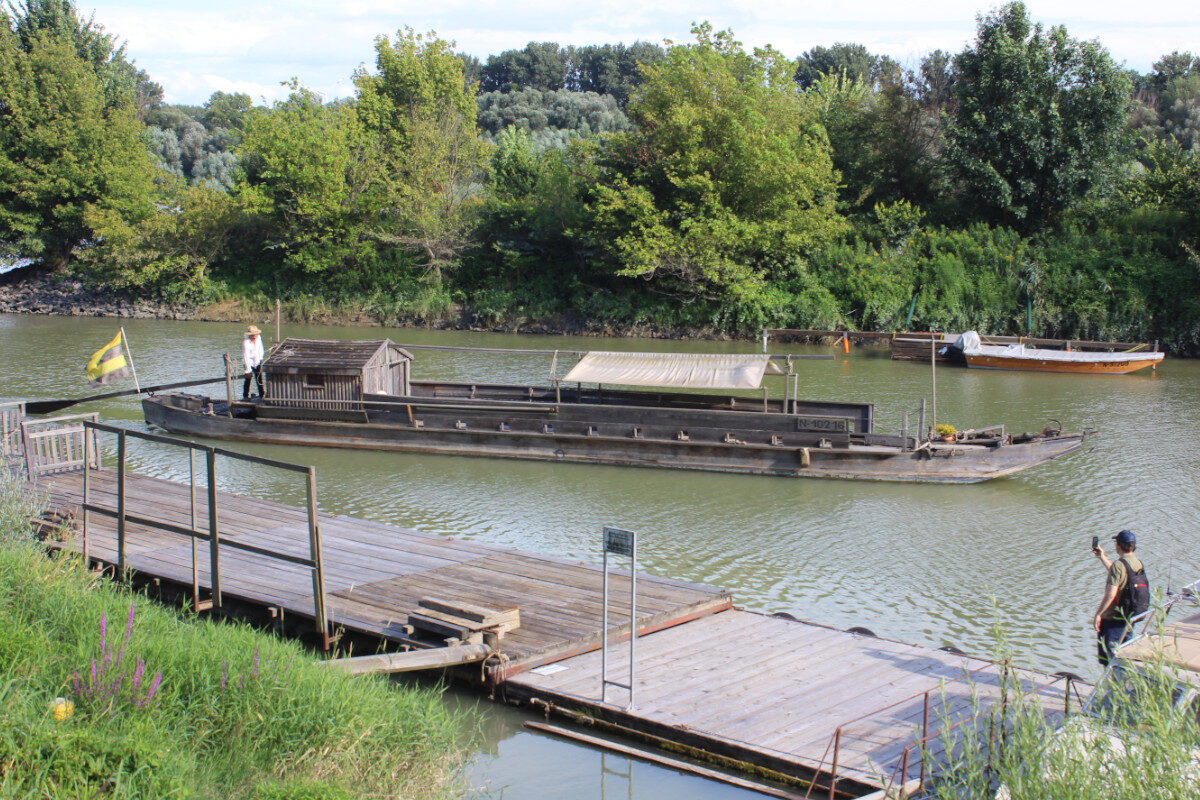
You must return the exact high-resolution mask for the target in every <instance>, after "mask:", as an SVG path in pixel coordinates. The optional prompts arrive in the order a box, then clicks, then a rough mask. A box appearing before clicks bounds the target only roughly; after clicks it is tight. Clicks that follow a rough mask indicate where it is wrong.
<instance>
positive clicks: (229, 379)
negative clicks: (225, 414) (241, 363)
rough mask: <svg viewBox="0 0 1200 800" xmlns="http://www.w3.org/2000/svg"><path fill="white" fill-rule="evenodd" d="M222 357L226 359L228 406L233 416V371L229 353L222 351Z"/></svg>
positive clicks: (230, 414) (226, 395) (226, 396)
mask: <svg viewBox="0 0 1200 800" xmlns="http://www.w3.org/2000/svg"><path fill="white" fill-rule="evenodd" d="M221 358H222V359H224V361H225V398H226V400H228V405H227V406H226V408H227V409H228V410H229V416H231V417H232V416H233V372H232V371H231V370H232V367H231V366H230V364H229V353H222V354H221Z"/></svg>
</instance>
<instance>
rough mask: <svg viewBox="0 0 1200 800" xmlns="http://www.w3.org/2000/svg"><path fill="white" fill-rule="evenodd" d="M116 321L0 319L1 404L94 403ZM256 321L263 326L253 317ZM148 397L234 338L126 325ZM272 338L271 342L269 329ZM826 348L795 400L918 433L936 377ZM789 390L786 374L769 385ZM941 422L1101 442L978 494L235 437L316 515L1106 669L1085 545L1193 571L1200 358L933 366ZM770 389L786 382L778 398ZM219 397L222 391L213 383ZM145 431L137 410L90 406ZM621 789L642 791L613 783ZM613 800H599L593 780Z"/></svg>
mask: <svg viewBox="0 0 1200 800" xmlns="http://www.w3.org/2000/svg"><path fill="white" fill-rule="evenodd" d="M120 324H121V323H120V322H119V321H116V320H109V319H90V318H87V319H85V318H61V317H44V316H15V315H0V337H2V338H0V341H2V342H3V350H2V352H3V355H2V356H0V358H2V361H0V364H2V368H0V397H3V398H19V397H28V398H58V397H75V396H80V395H85V394H88V393H89V390H88V387H87V384H86V380H85V379H84V377H83V365H84V363H85V362H86V360H87V358H88V357H89V356H90V355H91V353H92V352H93V351H94V350H95V349H96V348H98V347H100V346H101V345H103V344H104V343H105V342H107V341H108V340H109V339H110V338H111V337H112V336H113V335H114V334H115V333H116V330H117V328H118V327H119V326H120ZM260 324H261V325H262V327H263V328H264V329H267V328H268V326H267V325H266V324H263V323H262V321H260ZM125 326H126V331H127V334H128V338H129V342H130V346H131V349H132V350H133V356H134V358H135V364H136V366H137V370H138V377H139V378H140V379H141V382H142V383H143V385H149V384H154V383H165V382H169V381H174V380H184V379H188V378H203V377H208V376H213V375H220V374H221V371H222V370H221V361H220V354H221V353H222V352H230V353H233V354H235V355H236V354H240V341H241V331H242V326H239V325H233V324H223V323H198V322H167V321H157V320H126V321H125ZM284 334H285V335H296V336H309V337H314V338H381V337H383V336H390V337H391V338H392V339H393V340H394V341H397V342H400V343H405V342H409V343H413V344H443V345H470V346H478V347H508V348H546V349H554V348H561V349H608V350H655V351H687V352H745V351H748V350H755V349H757V348H756V345H755V344H753V343H748V342H706V341H682V342H679V341H663V340H633V339H596V338H581V337H541V336H539V337H526V336H516V335H501V334H482V333H467V332H439V331H423V330H409V329H403V330H396V329H381V328H350V327H306V326H300V325H286V326H285V329H284ZM268 336H269V333H268ZM772 351H773V352H796V353H803V352H808V353H830V352H835V353H836V356H837V357H836V358H835V359H834V360H832V361H807V362H800V367H799V369H800V371H801V381H800V386H801V391H800V395H801V397H810V398H816V399H823V400H847V401H866V402H873V403H875V404H876V429H877V430H880V431H887V430H896V431H898V430H899V428H900V424H901V416H902V413H903V412H904V411H905V410H908V411H909V412H910V417H911V419H912V420H913V426H914V427H915V424H916V423H915V421H916V410H917V408H918V407H919V404H920V401H921V398H922V397H926V398H929V397H931V391H930V390H931V387H930V383H931V382H930V369H929V366H928V365H925V364H915V363H906V362H894V361H892V360H891V359H890V358H888V354H887V351H886V350H867V349H854V350H853V351H852V352H851V354H850V355H848V356H844V355H843V354H842V353H841V351H840V350H836V351H832V350H830V349H829V348H821V347H815V346H796V345H773V347H772ZM415 356H416V358H415V362H414V366H413V377H414V378H416V379H422V378H437V379H445V380H466V381H472V380H474V381H480V382H514V383H526V382H533V383H539V384H545V383H546V379H547V376H548V372H549V367H550V359H549V357H548V356H541V355H490V354H483V353H466V352H458V351H423V350H422V351H417V352H416V353H415ZM768 380H775V381H778V380H779V379H778V378H776V379H770V378H769V379H768ZM937 386H938V396H937V409H938V421H940V422H949V423H951V424H954V425H955V426H957V427H959V428H967V427H981V426H984V425H991V424H1000V423H1003V424H1005V425H1007V426H1008V430H1009V431H1022V430H1031V431H1032V430H1040V429H1041V428H1042V427H1044V425H1045V424H1046V423H1047V421H1048V420H1049V419H1051V418H1053V419H1057V420H1060V421H1061V423H1062V425H1063V428H1064V429H1066V430H1078V429H1079V428H1081V427H1084V426H1087V427H1096V428H1098V429H1099V431H1100V435H1099V437H1098V438H1097V439H1095V440H1094V442H1092V443H1091V444H1089V447H1088V449H1087V450H1086V452H1083V453H1079V454H1076V455H1073V456H1069V457H1067V458H1064V459H1060V460H1058V461H1056V462H1052V463H1050V464H1046V465H1043V466H1040V467H1036V468H1034V469H1032V470H1029V471H1027V472H1025V473H1022V474H1020V475H1017V476H1014V477H1011V478H1005V479H1000V480H995V481H989V482H986V483H982V484H975V485H969V486H933V485H908V484H876V483H866V482H854V481H838V480H815V479H810V480H797V479H788V478H773V477H756V476H740V475H723V474H706V473H698V472H683V471H673V470H650V469H636V468H621V467H605V466H587V465H567V464H552V463H539V462H523V461H508V460H493V459H484V458H463V457H451V456H432V455H406V454H395V453H369V452H368V453H363V452H354V451H344V450H331V449H320V448H294V447H271V446H257V445H255V446H243V445H236V446H237V447H239V448H243V449H245V450H248V451H251V452H255V453H259V454H263V455H270V456H273V457H276V458H281V459H285V460H290V461H299V462H303V463H311V464H313V465H315V466H316V467H317V475H318V483H319V505H320V507H321V509H322V510H324V511H329V512H336V513H345V514H353V515H357V516H362V517H368V518H372V519H377V520H381V521H385V522H389V523H393V524H397V525H405V526H410V527H413V528H418V529H421V530H425V531H430V532H434V533H438V534H445V535H454V536H460V537H464V538H468V539H479V540H483V541H489V542H496V543H500V544H506V545H512V546H515V547H520V548H522V549H526V550H532V551H538V552H544V553H549V554H553V555H557V556H563V557H567V558H575V559H582V560H590V561H598V556H599V553H598V542H599V536H600V528H601V526H602V525H605V524H615V525H619V526H622V527H627V528H632V529H635V530H637V531H639V533H640V535H641V539H640V542H639V556H640V558H641V564H640V566H641V568H643V569H644V570H646V571H648V572H652V573H656V574H661V575H667V576H671V577H674V578H681V579H684V580H689V581H697V582H701V583H708V584H714V585H719V586H723V587H727V588H729V589H731V590H733V592H734V595H735V602H737V603H738V604H739V605H742V606H745V607H746V608H750V609H755V610H762V611H768V612H774V611H787V612H789V613H791V614H793V615H795V616H797V617H800V618H803V619H808V620H812V621H815V622H820V623H823V624H827V625H833V626H837V627H843V628H846V627H851V626H864V627H867V628H870V629H871V630H872V631H874V632H875V633H877V634H878V635H880V636H884V637H887V638H890V639H898V640H902V641H908V642H914V643H918V644H923V645H930V646H934V647H940V646H943V645H952V646H955V647H957V648H959V649H961V650H963V651H965V652H968V653H972V654H980V655H987V654H990V653H992V652H994V651H995V646H996V644H995V640H994V637H993V627H994V625H993V623H995V622H997V621H999V622H1000V624H1001V626H1002V628H1003V630H1004V631H1005V636H1006V638H1007V639H1008V641H1009V643H1010V645H1011V647H1012V648H1013V650H1014V651H1015V653H1016V658H1017V660H1018V661H1020V662H1022V663H1025V664H1029V665H1031V666H1034V667H1038V668H1042V669H1047V670H1058V669H1067V670H1071V671H1073V672H1076V673H1079V674H1081V675H1084V676H1087V677H1095V676H1096V674H1097V672H1096V669H1095V667H1094V661H1095V659H1094V649H1095V645H1094V639H1093V638H1092V635H1091V633H1090V627H1089V622H1090V618H1091V614H1092V612H1093V610H1094V608H1095V605H1096V603H1097V601H1098V599H1099V596H1100V592H1101V590H1102V587H1103V574H1102V572H1101V569H1100V568H1099V566H1098V564H1097V562H1096V559H1095V558H1093V557H1092V556H1091V554H1090V552H1089V547H1090V540H1091V537H1092V535H1094V534H1095V535H1100V536H1101V537H1102V539H1103V540H1104V541H1105V542H1106V543H1107V546H1108V549H1109V551H1110V552H1111V549H1112V548H1111V542H1108V537H1110V536H1112V535H1113V534H1115V533H1116V532H1117V531H1118V530H1120V529H1121V528H1126V527H1127V528H1132V529H1133V530H1134V531H1136V532H1137V533H1138V535H1139V548H1138V553H1139V555H1140V556H1142V558H1143V559H1144V561H1145V562H1146V564H1147V570H1148V572H1149V574H1150V577H1151V580H1152V583H1153V584H1154V585H1155V586H1158V587H1163V586H1165V585H1166V584H1167V582H1168V578H1169V579H1170V582H1171V584H1172V586H1179V585H1181V584H1182V583H1185V582H1187V581H1190V580H1194V579H1196V578H1200V552H1198V551H1197V548H1196V547H1195V542H1196V536H1195V531H1194V527H1195V526H1196V524H1197V520H1198V518H1200V495H1198V493H1197V490H1196V479H1197V477H1198V476H1200V403H1198V402H1197V400H1198V398H1200V361H1188V360H1171V361H1167V362H1166V363H1164V364H1163V365H1162V366H1160V367H1159V368H1158V370H1157V371H1150V370H1143V371H1141V372H1138V373H1134V374H1132V375H1127V376H1069V375H1038V374H1033V373H1016V372H991V371H980V370H967V369H964V368H961V367H951V366H945V365H942V366H940V367H939V369H938V371H937ZM775 390H776V391H780V390H779V388H778V387H775ZM210 391H211V392H213V393H216V394H219V395H223V391H224V390H223V388H222V387H219V386H214V387H212V389H211V390H210ZM85 408H86V410H96V411H100V412H101V413H102V414H103V416H104V417H106V418H109V419H112V420H123V421H128V422H131V423H134V424H135V425H136V426H140V427H144V425H145V424H144V422H142V421H141V411H140V406H139V404H138V403H137V402H136V401H135V400H133V399H122V400H115V401H110V402H105V403H99V404H95V405H90V406H87V407H85ZM133 455H134V458H133V461H134V463H136V464H137V467H138V469H140V470H143V471H145V472H148V473H150V474H154V475H159V476H163V477H168V478H180V477H186V462H184V463H183V464H180V463H177V462H176V461H175V460H174V459H172V458H169V457H168V456H167V455H166V453H164V452H163V451H162V450H160V449H157V448H154V447H142V448H140V449H138V450H136V452H134V454H133ZM220 479H221V482H222V484H223V486H222V488H226V489H234V488H237V490H239V491H242V492H247V491H248V492H249V493H251V494H256V495H260V496H263V497H269V498H273V499H279V500H283V501H291V502H295V501H297V500H298V499H299V497H300V495H299V492H300V489H301V487H300V486H298V485H293V484H294V483H295V482H294V481H289V480H288V479H287V477H286V476H277V475H275V474H272V473H270V472H268V471H266V470H264V469H260V468H258V467H255V466H253V465H248V464H238V465H233V466H230V467H228V468H227V470H226V471H225V472H223V473H222V474H221V476H220ZM481 708H484V709H485V710H486V713H487V717H488V721H487V723H486V725H485V726H484V736H485V739H486V745H485V746H483V747H482V748H481V751H480V753H479V754H478V756H477V758H476V759H475V761H474V762H473V764H472V767H471V779H472V781H473V783H474V784H475V785H476V786H477V787H479V788H480V791H481V792H482V796H489V797H492V796H494V797H504V798H509V799H510V800H525V799H528V800H532V799H533V798H541V797H549V796H562V797H568V796H569V797H608V798H616V797H622V798H624V797H627V796H628V797H636V798H647V799H648V798H661V797H674V796H689V797H714V798H716V797H720V798H735V797H742V796H745V797H751V796H753V795H750V794H748V793H745V792H742V791H740V790H736V789H732V788H729V787H723V786H718V785H716V784H711V783H708V782H705V781H700V780H698V779H694V778H688V777H684V776H680V775H677V774H676V773H673V772H670V771H666V770H661V769H657V768H653V767H649V766H647V765H644V764H640V763H638V764H631V763H630V762H629V761H628V760H626V759H623V758H614V757H612V756H607V757H603V758H602V757H601V756H600V755H599V754H598V753H595V752H593V751H590V750H584V749H581V748H578V747H574V746H571V745H567V744H564V743H560V742H556V741H552V740H550V739H548V738H546V737H543V736H537V735H534V734H531V733H528V732H523V731H522V730H521V729H520V728H519V722H520V720H521V719H522V717H521V716H520V715H519V714H517V713H515V712H512V711H510V710H506V709H497V708H496V707H493V706H488V705H486V704H485V705H483V706H481ZM625 775H628V776H629V777H622V776H625ZM602 786H603V787H604V793H603V794H602V793H601V787H602Z"/></svg>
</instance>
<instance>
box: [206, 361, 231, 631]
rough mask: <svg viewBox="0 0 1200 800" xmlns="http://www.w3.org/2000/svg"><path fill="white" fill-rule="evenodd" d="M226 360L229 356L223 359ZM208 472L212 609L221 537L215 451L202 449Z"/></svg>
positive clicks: (216, 600) (217, 596)
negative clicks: (218, 529) (218, 525)
mask: <svg viewBox="0 0 1200 800" xmlns="http://www.w3.org/2000/svg"><path fill="white" fill-rule="evenodd" d="M225 358H226V359H228V358H229V356H226V357H225ZM204 458H205V466H206V467H207V472H208V558H209V575H208V582H209V584H210V585H211V586H212V603H213V608H220V607H221V536H220V533H218V531H217V451H216V450H214V449H213V448H211V447H205V448H204Z"/></svg>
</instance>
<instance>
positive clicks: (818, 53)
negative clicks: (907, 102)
mask: <svg viewBox="0 0 1200 800" xmlns="http://www.w3.org/2000/svg"><path fill="white" fill-rule="evenodd" d="M899 66H900V65H899V64H897V63H896V62H895V61H893V60H892V59H891V58H889V57H888V56H877V55H874V54H873V53H871V51H869V50H867V48H866V47H864V46H863V45H861V44H852V43H845V42H838V43H837V44H835V45H834V46H833V47H822V46H820V45H817V46H816V47H814V48H813V49H811V50H809V51H807V52H806V53H804V55H802V56H800V58H799V59H798V60H797V62H796V83H798V84H800V88H802V89H807V88H809V87H810V86H812V85H813V84H814V83H816V82H817V80H819V79H820V77H821V76H822V75H842V74H845V76H846V77H847V78H850V79H852V80H856V81H861V82H863V83H866V84H868V85H870V84H874V83H876V82H878V81H880V80H882V79H883V78H885V77H886V76H888V75H890V74H891V73H893V72H895V71H896V70H898V69H899Z"/></svg>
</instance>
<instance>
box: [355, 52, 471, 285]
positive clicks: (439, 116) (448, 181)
mask: <svg viewBox="0 0 1200 800" xmlns="http://www.w3.org/2000/svg"><path fill="white" fill-rule="evenodd" d="M451 47H452V45H451V44H450V43H449V42H445V41H443V40H441V39H438V38H436V36H434V35H433V34H430V35H429V36H428V37H426V36H422V35H420V34H416V33H414V32H413V31H412V29H406V30H403V31H400V32H398V33H397V35H396V41H395V43H394V44H393V43H391V42H390V41H389V40H388V39H387V37H379V38H378V39H376V41H375V54H376V58H375V68H376V70H377V71H376V72H375V73H374V74H372V73H369V72H367V71H365V70H359V71H358V72H357V73H355V76H354V82H355V85H356V86H357V87H358V102H357V103H356V105H355V112H356V113H357V116H358V119H359V120H360V121H361V124H362V126H363V129H364V131H365V132H367V133H369V134H370V135H371V136H373V137H374V141H375V142H376V143H377V145H376V146H377V147H378V152H379V155H380V159H379V160H380V163H381V165H382V167H383V169H382V171H381V172H379V173H377V175H376V178H375V180H376V186H377V187H378V194H379V197H380V201H381V203H382V207H383V208H386V209H388V214H389V217H390V219H389V221H388V224H389V227H390V228H391V231H390V237H389V240H390V241H392V242H394V243H396V244H400V245H401V246H403V247H405V248H407V249H408V250H409V251H410V252H411V253H413V254H414V255H415V257H416V258H418V259H420V260H421V261H423V263H424V264H425V266H426V268H427V269H428V270H429V272H430V273H431V274H432V275H433V276H434V277H435V278H436V279H440V277H441V271H442V270H443V269H445V268H446V267H448V266H451V265H452V264H453V263H454V260H455V258H456V257H457V256H458V254H459V252H460V251H461V250H462V248H463V247H464V246H465V245H466V243H467V240H468V239H469V236H470V231H471V228H472V225H473V222H474V214H475V211H476V209H477V205H478V204H477V202H476V201H475V199H474V197H473V192H472V187H473V185H474V183H475V182H476V181H477V179H478V178H479V173H480V171H481V170H482V169H483V168H484V165H485V164H486V159H487V154H486V151H485V147H484V144H483V142H482V141H481V140H480V138H479V131H478V129H477V128H476V124H475V115H476V105H475V98H474V92H473V90H472V87H469V86H466V85H465V83H464V79H463V63H462V61H461V60H460V59H459V58H458V57H457V56H456V55H455V54H454V53H453V51H452V49H451Z"/></svg>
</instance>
